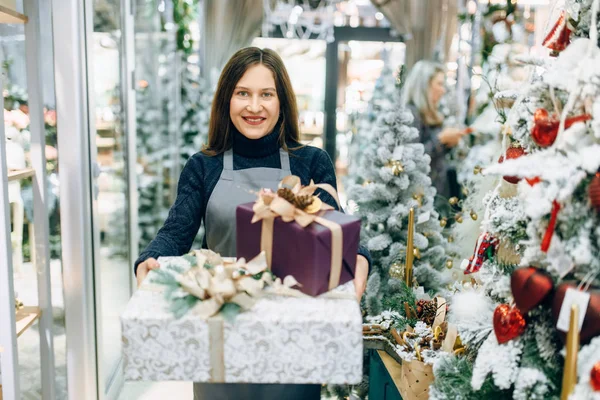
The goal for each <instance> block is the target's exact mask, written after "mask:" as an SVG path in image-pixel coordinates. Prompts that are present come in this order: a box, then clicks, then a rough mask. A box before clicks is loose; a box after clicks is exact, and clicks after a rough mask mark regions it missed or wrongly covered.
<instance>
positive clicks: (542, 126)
mask: <svg viewBox="0 0 600 400" xmlns="http://www.w3.org/2000/svg"><path fill="white" fill-rule="evenodd" d="M590 118H591V116H590V115H587V114H582V115H578V116H575V117H569V118H567V119H566V120H565V129H569V128H570V127H571V126H572V125H573V124H575V123H577V122H585V121H587V120H589V119H590ZM559 126H560V119H559V118H558V117H557V116H556V115H554V114H552V115H550V114H549V113H548V111H547V110H545V109H543V108H538V109H537V110H536V111H535V113H534V114H533V128H532V129H531V138H532V139H533V141H534V142H535V144H537V145H538V146H540V147H548V146H552V144H553V143H554V141H555V140H556V136H557V135H558V128H559Z"/></svg>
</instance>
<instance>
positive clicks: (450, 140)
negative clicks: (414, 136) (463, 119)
mask: <svg viewBox="0 0 600 400" xmlns="http://www.w3.org/2000/svg"><path fill="white" fill-rule="evenodd" d="M465 133H466V132H465V131H464V130H462V129H458V128H445V129H444V130H443V131H441V132H440V133H439V135H438V138H439V140H440V143H442V144H444V145H446V146H447V147H454V146H456V145H457V144H458V142H459V141H460V138H461V137H463V135H464V134H465Z"/></svg>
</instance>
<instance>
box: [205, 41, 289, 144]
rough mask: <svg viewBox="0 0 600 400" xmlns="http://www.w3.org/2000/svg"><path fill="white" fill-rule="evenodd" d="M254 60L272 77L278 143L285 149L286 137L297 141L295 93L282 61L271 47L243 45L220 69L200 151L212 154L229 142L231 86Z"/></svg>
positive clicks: (232, 86)
mask: <svg viewBox="0 0 600 400" xmlns="http://www.w3.org/2000/svg"><path fill="white" fill-rule="evenodd" d="M258 64H262V65H264V66H265V67H267V68H268V69H270V70H271V72H272V73H273V77H274V78H275V89H276V90H277V97H278V99H279V110H280V115H279V121H278V122H277V125H276V126H279V144H280V145H281V147H282V148H283V149H284V150H286V151H288V147H287V145H286V142H287V141H293V142H296V143H299V142H300V132H299V129H298V106H297V105H296V95H295V94H294V90H293V89H292V82H291V81H290V77H289V75H288V73H287V70H286V69H285V65H284V64H283V61H282V60H281V58H280V57H279V55H277V53H275V52H274V51H273V50H270V49H262V50H261V49H259V48H258V47H246V48H244V49H241V50H238V51H237V52H236V53H235V54H234V55H233V56H231V58H230V59H229V61H228V62H227V64H226V65H225V67H224V68H223V72H221V76H220V77H219V83H218V84H217V90H216V92H215V98H214V100H213V103H212V109H211V112H210V122H209V127H208V144H207V145H205V146H204V147H203V149H202V153H204V154H206V155H208V156H215V155H217V154H221V153H223V152H225V151H226V150H229V149H230V148H231V147H232V146H233V137H232V132H234V129H235V128H234V126H233V122H232V121H231V118H230V116H229V102H230V101H231V96H233V92H234V89H235V86H236V85H237V83H238V82H239V81H240V79H242V76H243V75H244V74H245V73H246V71H247V70H248V68H250V67H251V66H254V65H258Z"/></svg>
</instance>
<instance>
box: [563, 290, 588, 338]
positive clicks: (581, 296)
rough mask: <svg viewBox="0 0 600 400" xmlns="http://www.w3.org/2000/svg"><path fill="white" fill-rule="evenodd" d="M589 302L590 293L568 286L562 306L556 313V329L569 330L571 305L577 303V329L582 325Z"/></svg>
mask: <svg viewBox="0 0 600 400" xmlns="http://www.w3.org/2000/svg"><path fill="white" fill-rule="evenodd" d="M589 302H590V294H589V293H587V292H582V291H581V290H577V289H573V288H569V289H567V292H566V293H565V298H564V300H563V303H562V306H561V307H560V314H558V322H557V323H556V329H558V330H561V331H563V332H568V331H569V320H570V319H571V306H572V305H573V304H577V305H578V306H579V331H581V327H582V326H583V320H584V319H585V313H586V311H587V307H588V303H589Z"/></svg>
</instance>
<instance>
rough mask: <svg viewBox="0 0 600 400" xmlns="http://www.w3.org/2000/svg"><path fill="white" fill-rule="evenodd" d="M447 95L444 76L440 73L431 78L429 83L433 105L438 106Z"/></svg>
mask: <svg viewBox="0 0 600 400" xmlns="http://www.w3.org/2000/svg"><path fill="white" fill-rule="evenodd" d="M445 93H446V87H445V85H444V74H443V73H442V72H438V73H437V74H435V75H434V76H433V78H431V82H429V98H430V99H431V102H432V103H433V105H435V106H437V105H438V104H439V102H440V100H441V99H442V96H443V95H444V94H445Z"/></svg>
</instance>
